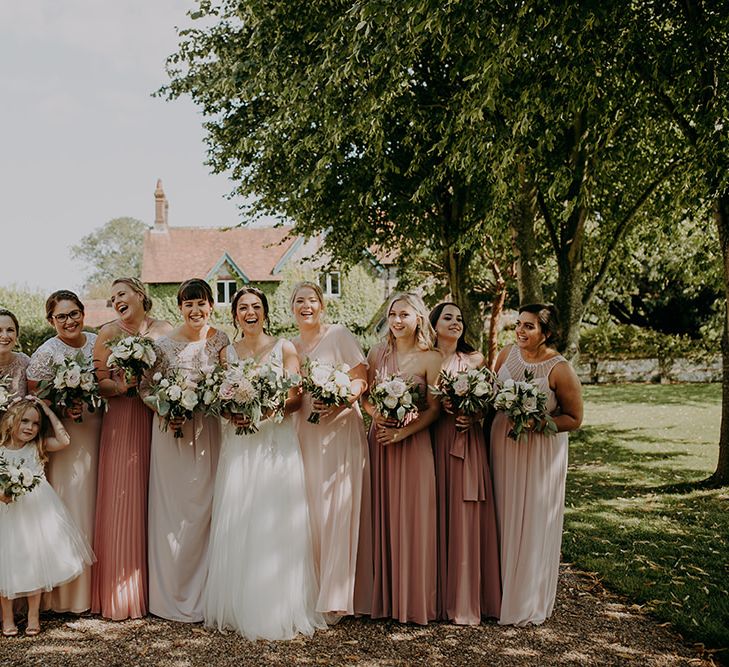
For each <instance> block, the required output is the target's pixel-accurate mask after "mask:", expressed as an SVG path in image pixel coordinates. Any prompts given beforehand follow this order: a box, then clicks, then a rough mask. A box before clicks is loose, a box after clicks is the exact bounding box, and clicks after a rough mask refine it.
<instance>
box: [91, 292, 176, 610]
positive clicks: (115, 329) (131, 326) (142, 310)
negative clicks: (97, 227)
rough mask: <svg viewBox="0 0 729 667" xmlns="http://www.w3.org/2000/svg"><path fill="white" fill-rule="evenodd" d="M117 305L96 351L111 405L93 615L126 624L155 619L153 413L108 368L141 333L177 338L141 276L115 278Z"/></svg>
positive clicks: (104, 436) (103, 448) (103, 449)
mask: <svg viewBox="0 0 729 667" xmlns="http://www.w3.org/2000/svg"><path fill="white" fill-rule="evenodd" d="M111 302H112V304H113V306H114V310H116V312H117V314H118V318H117V319H116V320H114V321H113V322H109V323H108V324H105V325H104V326H103V327H101V329H100V330H99V337H98V338H97V339H96V345H95V346H94V363H95V365H96V371H97V377H98V378H99V389H100V391H101V394H102V396H104V397H106V399H107V401H108V403H107V411H106V414H105V415H104V423H103V426H102V429H101V445H100V449H99V481H98V492H97V496H96V528H95V530H94V553H95V554H96V559H97V560H96V564H95V565H94V566H93V568H92V570H91V611H92V612H93V613H95V614H101V615H102V616H103V617H104V618H110V619H112V620H114V621H121V620H124V619H125V618H141V617H142V616H145V615H146V613H147V487H148V486H149V447H150V442H151V439H152V414H153V413H152V411H151V410H150V409H149V408H148V407H147V406H146V405H145V404H144V403H143V402H142V400H141V399H140V398H139V396H138V395H137V392H136V384H137V380H136V379H132V380H131V381H130V382H126V381H125V379H124V373H123V372H119V371H118V370H115V371H113V372H112V371H110V370H109V368H108V367H107V365H106V361H107V359H108V358H109V354H110V353H111V350H110V349H109V343H110V342H112V341H115V340H118V339H119V338H124V337H126V336H137V335H139V336H144V337H146V338H149V339H151V340H156V339H157V338H159V337H160V336H163V335H167V334H169V333H170V331H172V326H171V325H170V324H169V323H168V322H165V321H163V320H155V319H152V318H151V317H149V315H148V314H147V313H148V312H149V311H150V310H151V308H152V300H151V299H150V298H149V296H148V295H147V292H146V290H145V289H144V285H143V284H142V283H141V282H140V281H139V280H138V279H137V278H119V279H117V280H115V281H114V283H113V284H112V286H111ZM128 390H131V392H132V394H131V395H128Z"/></svg>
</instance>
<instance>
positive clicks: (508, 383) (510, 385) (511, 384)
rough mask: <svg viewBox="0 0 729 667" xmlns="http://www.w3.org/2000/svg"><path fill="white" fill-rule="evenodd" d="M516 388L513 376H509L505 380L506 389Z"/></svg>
mask: <svg viewBox="0 0 729 667" xmlns="http://www.w3.org/2000/svg"><path fill="white" fill-rule="evenodd" d="M513 388H514V380H512V379H511V378H507V379H506V380H504V389H513Z"/></svg>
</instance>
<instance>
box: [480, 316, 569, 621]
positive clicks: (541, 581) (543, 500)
mask: <svg viewBox="0 0 729 667" xmlns="http://www.w3.org/2000/svg"><path fill="white" fill-rule="evenodd" d="M556 336H557V321H556V310H555V308H554V306H551V305H545V304H530V305H527V306H522V307H521V308H520V309H519V318H518V320H517V324H516V344H515V345H509V346H507V347H505V348H504V349H503V350H502V351H501V352H500V354H499V357H498V359H497V360H496V371H497V373H498V376H499V378H500V379H501V380H506V379H508V378H511V379H513V380H514V381H520V380H524V379H525V376H526V373H527V372H528V373H529V374H530V375H531V376H532V378H533V379H532V383H533V384H535V385H536V386H537V387H539V389H540V390H541V391H542V392H544V393H545V394H546V395H547V409H548V410H549V412H550V414H551V415H552V417H553V418H554V421H555V423H556V425H557V429H558V433H556V434H554V435H549V434H545V433H540V432H539V430H540V428H539V426H540V425H539V424H536V423H533V424H531V425H530V427H531V428H530V431H529V433H528V434H527V438H526V439H522V440H521V441H520V442H515V441H514V440H513V439H511V438H510V437H509V436H508V433H509V430H510V428H511V423H510V422H509V418H508V416H507V415H506V414H505V413H503V412H497V413H496V417H495V418H494V421H493V424H492V426H491V473H492V475H493V480H494V495H495V499H496V518H497V522H498V526H499V537H500V544H501V584H502V590H503V595H502V600H501V616H500V618H499V624H501V625H527V624H529V623H532V624H534V625H538V624H540V623H543V622H544V621H545V620H546V619H547V618H549V617H550V616H551V614H552V609H553V608H554V600H555V595H556V592H557V577H558V574H559V554H560V547H561V544H562V519H563V517H564V491H565V481H566V477H567V432H568V431H573V430H575V429H577V428H579V426H580V424H581V423H582V390H581V387H580V381H579V380H578V379H577V376H576V375H575V372H574V370H572V366H571V365H570V364H569V363H568V362H567V360H566V359H565V358H564V357H563V356H562V355H560V354H559V353H558V352H557V351H556V349H554V345H555V339H556Z"/></svg>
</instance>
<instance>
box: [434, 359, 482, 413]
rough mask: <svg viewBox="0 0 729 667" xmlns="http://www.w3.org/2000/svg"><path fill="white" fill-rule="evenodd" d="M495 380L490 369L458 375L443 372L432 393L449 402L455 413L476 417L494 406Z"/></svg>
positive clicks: (480, 369)
mask: <svg viewBox="0 0 729 667" xmlns="http://www.w3.org/2000/svg"><path fill="white" fill-rule="evenodd" d="M495 380H496V378H495V376H494V374H493V373H492V372H491V371H490V370H489V369H488V368H469V369H468V370H465V371H457V372H456V373H451V372H450V371H446V370H443V371H441V372H440V375H439V376H438V381H437V382H436V386H435V387H430V391H431V392H432V393H433V396H440V397H441V400H443V401H448V402H449V403H450V404H451V406H452V407H453V409H454V410H455V411H457V412H461V413H463V414H466V415H476V414H479V413H482V412H484V411H485V410H486V408H488V407H489V406H491V405H493V403H494V394H495V392H494V382H495Z"/></svg>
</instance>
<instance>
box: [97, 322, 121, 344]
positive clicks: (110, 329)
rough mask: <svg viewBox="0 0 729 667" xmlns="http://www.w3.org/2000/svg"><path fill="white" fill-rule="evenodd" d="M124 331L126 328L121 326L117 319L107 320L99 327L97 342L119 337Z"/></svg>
mask: <svg viewBox="0 0 729 667" xmlns="http://www.w3.org/2000/svg"><path fill="white" fill-rule="evenodd" d="M123 333H124V330H123V329H122V328H121V327H120V326H119V324H118V323H117V321H116V320H113V321H111V322H107V323H106V324H102V325H101V326H100V327H99V331H98V333H97V336H98V337H97V339H96V342H97V343H98V342H106V341H109V340H113V339H114V338H118V337H119V336H121V335H122V334H123Z"/></svg>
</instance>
